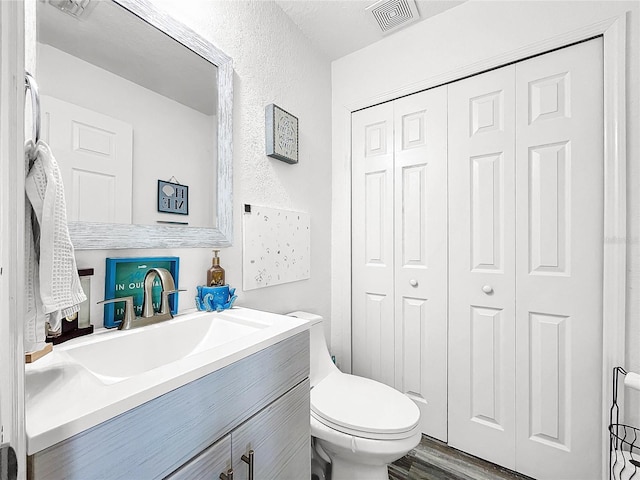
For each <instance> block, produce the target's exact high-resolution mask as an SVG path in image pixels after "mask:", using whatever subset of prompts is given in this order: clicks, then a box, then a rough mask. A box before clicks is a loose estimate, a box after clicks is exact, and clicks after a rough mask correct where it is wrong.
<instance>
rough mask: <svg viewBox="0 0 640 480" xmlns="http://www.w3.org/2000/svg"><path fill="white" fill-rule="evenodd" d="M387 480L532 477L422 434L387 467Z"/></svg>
mask: <svg viewBox="0 0 640 480" xmlns="http://www.w3.org/2000/svg"><path fill="white" fill-rule="evenodd" d="M389 480H533V479H532V478H530V477H527V476H524V475H521V474H518V473H516V472H513V471H511V470H507V469H506V468H503V467H500V466H498V465H494V464H493V463H489V462H487V461H485V460H482V459H480V458H477V457H474V456H472V455H468V454H466V453H464V452H461V451H459V450H456V449H455V448H452V447H449V446H447V444H445V443H443V442H440V441H438V440H435V439H433V438H430V437H427V436H425V435H423V436H422V441H421V442H420V444H419V445H418V446H417V447H416V448H414V449H413V450H411V451H410V452H409V454H408V455H406V456H404V457H402V458H401V459H400V460H398V461H396V462H394V463H393V464H392V465H390V466H389Z"/></svg>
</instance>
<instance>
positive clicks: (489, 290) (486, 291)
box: [482, 285, 493, 295]
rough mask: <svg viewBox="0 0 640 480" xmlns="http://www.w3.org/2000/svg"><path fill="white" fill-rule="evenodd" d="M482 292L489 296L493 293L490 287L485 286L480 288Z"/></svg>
mask: <svg viewBox="0 0 640 480" xmlns="http://www.w3.org/2000/svg"><path fill="white" fill-rule="evenodd" d="M482 291H483V292H484V293H486V294H487V295H489V294H490V293H493V287H492V286H491V285H485V286H484V287H482Z"/></svg>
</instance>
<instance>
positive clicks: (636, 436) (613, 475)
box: [609, 367, 640, 480]
mask: <svg viewBox="0 0 640 480" xmlns="http://www.w3.org/2000/svg"><path fill="white" fill-rule="evenodd" d="M621 377H625V379H624V381H623V382H622V383H623V384H624V386H625V387H629V388H634V389H636V390H640V375H639V374H637V373H632V372H627V371H626V370H625V369H624V368H622V367H615V368H614V369H613V397H612V402H611V410H610V411H609V479H610V480H627V479H628V480H631V479H638V480H640V428H636V427H633V426H631V425H624V424H621V423H620V405H619V403H618V391H619V386H620V380H621Z"/></svg>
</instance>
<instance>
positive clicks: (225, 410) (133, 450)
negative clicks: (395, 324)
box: [28, 331, 309, 480]
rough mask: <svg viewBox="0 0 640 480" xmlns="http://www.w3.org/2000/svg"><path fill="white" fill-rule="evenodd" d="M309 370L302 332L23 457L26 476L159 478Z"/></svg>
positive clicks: (87, 479) (52, 478)
mask: <svg viewBox="0 0 640 480" xmlns="http://www.w3.org/2000/svg"><path fill="white" fill-rule="evenodd" d="M308 375H309V332H308V331H306V332H302V333H300V334H298V335H295V336H293V337H291V338H288V339H286V340H283V341H282V342H279V343H277V344H275V345H273V346H271V347H269V348H266V349H264V350H262V351H260V352H257V353H255V354H253V355H251V356H249V357H247V358H244V359H242V360H239V361H238V362H236V363H234V364H232V365H229V366H228V367H225V368H223V369H221V370H218V371H216V372H213V373H211V374H209V375H206V376H205V377H202V378H200V379H198V380H195V381H193V382H191V383H189V384H187V385H185V386H183V387H180V388H177V389H176V390H173V391H171V392H168V393H166V394H164V395H162V396H160V397H158V398H155V399H154V400H151V401H149V402H147V403H144V404H142V405H140V406H138V407H136V408H134V409H132V410H129V411H128V412H125V413H123V414H122V415H119V416H117V417H115V418H113V419H111V420H108V421H106V422H104V423H101V424H100V425H96V426H95V427H93V428H90V429H88V430H86V431H84V432H82V433H80V434H78V435H75V436H73V437H71V438H69V439H67V440H64V441H63V442H60V443H58V444H56V445H53V446H51V447H49V448H47V449H45V450H42V451H41V452H38V453H36V454H34V455H32V456H30V457H29V459H28V463H29V467H28V477H29V478H30V479H35V480H38V479H46V480H56V479H63V478H65V479H79V480H91V479H95V478H100V479H118V478H122V479H131V478H140V479H143V478H144V479H145V480H146V479H153V478H164V477H165V476H167V475H169V474H170V473H171V472H173V471H175V470H176V469H177V468H179V467H180V466H181V465H183V464H184V463H185V462H187V461H188V460H190V459H191V458H193V457H194V456H195V455H197V454H198V453H199V452H201V451H203V450H204V449H205V448H207V447H208V446H210V445H212V444H213V443H214V442H215V441H216V440H218V439H220V438H222V437H223V436H225V435H226V434H228V433H229V432H230V431H231V430H233V429H234V428H235V427H237V426H238V425H240V424H241V423H242V422H244V421H245V420H247V419H248V418H250V417H251V416H253V415H254V414H255V413H256V412H258V411H260V410H262V409H263V408H264V407H265V406H267V405H269V404H270V403H271V402H273V401H274V400H275V399H277V398H279V397H281V396H282V395H283V394H285V393H286V392H287V391H288V390H290V389H291V388H292V387H294V386H295V385H297V384H299V383H300V382H301V381H303V380H304V379H305V378H307V377H308Z"/></svg>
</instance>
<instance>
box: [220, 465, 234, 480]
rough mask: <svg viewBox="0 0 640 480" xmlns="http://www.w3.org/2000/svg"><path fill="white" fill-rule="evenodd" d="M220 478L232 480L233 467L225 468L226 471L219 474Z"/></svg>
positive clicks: (221, 479)
mask: <svg viewBox="0 0 640 480" xmlns="http://www.w3.org/2000/svg"><path fill="white" fill-rule="evenodd" d="M220 480H233V469H231V468H230V469H229V470H227V473H224V472H222V473H221V474H220Z"/></svg>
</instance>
